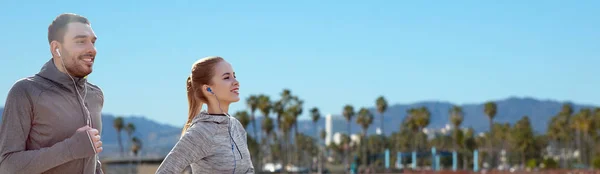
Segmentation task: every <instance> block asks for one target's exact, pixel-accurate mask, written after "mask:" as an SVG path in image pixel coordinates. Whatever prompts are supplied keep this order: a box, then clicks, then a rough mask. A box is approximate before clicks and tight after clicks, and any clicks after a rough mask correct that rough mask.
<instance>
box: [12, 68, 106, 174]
mask: <svg viewBox="0 0 600 174" xmlns="http://www.w3.org/2000/svg"><path fill="white" fill-rule="evenodd" d="M74 78H75V77H74ZM74 80H75V82H76V83H75V84H76V85H77V86H78V88H79V90H80V92H83V91H84V90H83V89H84V88H87V95H85V99H84V101H83V103H84V104H85V107H83V106H82V104H81V103H82V102H81V101H80V99H79V98H78V96H77V92H76V91H75V87H74V85H73V80H71V78H69V76H67V74H65V73H62V72H60V71H59V70H58V69H57V68H56V66H55V65H54V62H53V61H52V59H50V60H49V61H48V62H47V63H46V64H45V65H44V66H43V67H42V69H41V71H40V72H39V73H38V74H36V75H35V76H32V77H27V78H23V79H21V80H19V81H17V82H16V83H15V84H14V85H13V87H12V88H11V89H10V91H9V92H8V97H7V98H6V105H5V107H4V112H3V114H2V125H1V126H0V173H2V174H4V173H7V174H8V173H10V174H18V173H26V174H37V173H44V174H51V173H60V174H64V173H85V174H89V173H102V170H101V167H100V162H99V161H98V159H97V158H96V156H95V155H94V148H93V146H92V144H91V142H90V139H89V137H88V135H87V133H86V132H85V131H82V132H79V133H75V131H76V130H77V129H78V128H80V127H83V126H85V125H86V120H87V119H86V116H87V115H86V114H88V113H87V111H86V110H88V111H89V114H90V116H91V127H92V128H95V129H98V131H99V132H100V133H102V121H101V118H100V112H101V111H102V106H103V104H104V95H103V94H102V90H100V88H98V86H96V85H93V84H91V83H89V82H87V80H86V79H85V78H75V79H74ZM81 95H82V96H83V95H84V94H83V93H82V94H81Z"/></svg>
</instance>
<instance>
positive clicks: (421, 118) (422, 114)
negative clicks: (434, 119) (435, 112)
mask: <svg viewBox="0 0 600 174" xmlns="http://www.w3.org/2000/svg"><path fill="white" fill-rule="evenodd" d="M414 121H415V124H416V126H417V128H418V129H419V131H420V132H419V134H423V133H422V132H423V129H425V127H427V126H428V125H429V123H430V121H431V113H430V112H429V110H428V109H427V107H424V106H423V107H420V108H419V109H417V118H416V119H415V120H414ZM423 136H424V135H422V136H421V139H420V141H425V142H427V141H426V140H427V137H423ZM422 145H425V144H421V146H422ZM417 148H419V147H417Z"/></svg>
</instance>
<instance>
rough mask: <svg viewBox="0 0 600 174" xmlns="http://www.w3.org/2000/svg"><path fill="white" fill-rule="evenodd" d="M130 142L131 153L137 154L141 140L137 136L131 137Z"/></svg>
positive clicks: (140, 147)
mask: <svg viewBox="0 0 600 174" xmlns="http://www.w3.org/2000/svg"><path fill="white" fill-rule="evenodd" d="M131 142H132V145H131V152H133V155H135V156H137V155H138V152H139V151H140V149H142V141H140V139H138V138H137V137H133V138H132V139H131Z"/></svg>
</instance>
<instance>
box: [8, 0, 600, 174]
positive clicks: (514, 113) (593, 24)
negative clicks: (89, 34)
mask: <svg viewBox="0 0 600 174" xmlns="http://www.w3.org/2000/svg"><path fill="white" fill-rule="evenodd" d="M599 7H600V2H598V1H577V2H575V1H573V2H565V1H538V0H532V1H501V2H500V1H487V2H483V1H461V2H456V1H452V2H440V1H418V2H405V1H374V2H367V1H352V0H350V1H349V0H346V1H327V2H322V1H314V0H308V1H273V0H266V1H236V2H206V1H181V0H174V1H169V2H166V1H143V2H140V1H138V2H134V1H127V2H124V1H111V0H109V1H101V2H100V1H98V2H96V1H94V2H82V1H72V0H67V1H61V2H49V1H37V0H34V1H2V2H0V9H1V10H0V21H2V26H3V27H0V35H1V36H0V38H2V46H0V52H1V53H2V57H3V58H1V60H0V103H1V104H0V110H2V106H3V105H4V101H6V100H5V99H6V96H7V94H8V91H9V89H10V88H11V87H12V85H13V84H14V82H15V81H17V80H18V79H20V78H24V77H27V76H31V75H33V74H35V73H37V72H38V71H39V70H40V68H41V67H42V65H43V64H44V63H45V62H47V61H48V60H50V57H51V55H50V51H49V45H48V42H47V28H48V25H49V24H50V23H51V22H52V20H53V19H54V18H55V17H56V16H57V15H59V14H61V13H65V12H70V13H76V14H80V15H83V16H85V17H87V18H88V19H89V20H90V21H91V25H92V28H93V29H94V31H95V33H96V35H97V36H98V41H97V42H96V48H97V50H98V54H97V57H96V60H95V65H94V72H93V73H92V74H91V75H90V76H89V80H90V82H92V83H94V84H96V85H98V86H100V87H101V88H102V90H103V91H104V96H105V103H104V108H103V117H102V121H103V125H104V130H103V132H102V138H103V142H104V147H105V150H104V151H103V152H102V154H100V158H101V160H102V161H103V164H104V165H103V167H104V170H105V173H154V172H155V171H156V168H157V167H158V165H159V164H160V162H162V159H163V158H164V157H165V155H166V154H167V153H168V152H169V151H170V150H171V148H172V147H173V146H174V144H175V143H176V142H177V140H178V138H179V135H180V133H181V128H182V127H183V124H184V123H185V121H186V119H187V110H188V108H187V107H188V106H187V98H186V94H185V92H186V91H185V86H184V85H185V83H184V81H185V79H186V78H187V77H188V75H189V74H190V69H191V66H192V63H193V62H195V61H196V60H198V59H200V58H202V57H206V56H222V57H223V58H225V59H226V60H227V61H228V62H230V63H231V64H232V66H233V68H234V70H235V71H236V74H237V78H238V80H239V81H240V83H241V87H240V97H241V98H242V99H241V100H240V102H238V103H234V104H232V106H231V107H230V113H231V114H234V116H235V117H237V118H238V119H239V120H240V121H241V122H242V123H243V124H244V125H245V126H246V130H247V132H248V144H249V148H250V151H251V154H252V159H253V163H254V165H255V169H256V170H257V173H271V172H276V173H280V172H291V173H344V172H348V173H369V172H370V173H374V172H378V173H383V172H387V173H410V172H423V171H432V172H433V171H440V172H441V171H447V172H464V173H467V172H486V171H490V170H493V171H503V172H505V171H508V172H520V173H524V172H540V171H542V172H543V171H555V172H559V173H560V172H566V171H567V170H590V171H591V170H593V169H598V168H600V150H599V149H600V93H598V92H597V90H598V89H599V88H600V82H598V80H595V79H596V75H597V74H600V69H599V68H597V66H598V65H599V64H600V47H599V46H598V45H600V44H598V40H600V30H599V29H600V22H599V20H597V16H599V15H600V11H598V9H599ZM205 108H206V107H205ZM0 114H1V112H0ZM0 117H1V115H0Z"/></svg>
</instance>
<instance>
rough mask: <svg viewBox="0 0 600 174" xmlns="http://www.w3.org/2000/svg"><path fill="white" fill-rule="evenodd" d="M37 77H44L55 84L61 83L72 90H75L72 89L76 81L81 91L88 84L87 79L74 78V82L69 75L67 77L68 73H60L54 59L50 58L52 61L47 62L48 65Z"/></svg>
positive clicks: (45, 65)
mask: <svg viewBox="0 0 600 174" xmlns="http://www.w3.org/2000/svg"><path fill="white" fill-rule="evenodd" d="M37 75H39V76H41V77H44V78H46V79H48V80H51V81H53V82H56V83H59V84H61V85H63V86H65V87H67V88H68V89H71V90H73V89H72V88H73V80H75V82H76V83H77V86H78V87H79V88H80V89H82V88H83V86H84V84H85V83H86V78H85V77H84V78H78V77H73V80H71V78H70V77H69V75H67V74H66V73H63V72H60V71H59V70H58V68H56V65H54V61H53V60H52V58H50V60H49V61H48V62H46V64H44V66H43V67H42V69H41V70H40V72H39V73H38V74H37Z"/></svg>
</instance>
